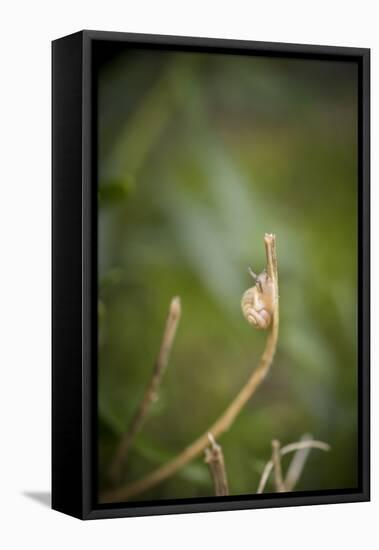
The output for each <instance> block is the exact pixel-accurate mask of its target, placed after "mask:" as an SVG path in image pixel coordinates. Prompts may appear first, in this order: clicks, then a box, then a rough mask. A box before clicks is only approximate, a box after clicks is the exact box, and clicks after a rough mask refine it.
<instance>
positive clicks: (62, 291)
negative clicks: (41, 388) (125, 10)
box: [52, 31, 370, 519]
mask: <svg viewBox="0 0 379 550" xmlns="http://www.w3.org/2000/svg"><path fill="white" fill-rule="evenodd" d="M105 41H106V42H108V43H113V44H117V43H120V42H123V43H125V42H127V43H129V44H133V45H134V46H137V47H138V46H141V47H146V46H148V47H149V48H152V49H154V48H160V49H162V48H164V49H171V50H181V51H206V52H222V53H224V54H225V53H227V54H233V53H238V54H256V55H259V54H261V55H262V54H264V55H265V56H283V57H296V58H305V59H323V60H350V61H355V62H357V64H358V68H359V69H358V70H359V105H358V110H359V132H358V133H359V144H358V156H359V159H358V171H359V196H358V210H359V219H358V232H359V235H358V265H359V274H358V292H359V295H358V319H359V326H358V354H359V357H358V360H359V361H358V364H359V374H358V377H359V380H358V393H359V396H358V414H359V417H358V422H359V438H358V439H359V449H358V452H359V457H358V458H359V460H358V464H359V479H360V483H359V487H358V488H357V489H356V490H350V489H346V490H339V491H317V493H313V494H312V493H307V492H296V493H295V494H293V495H288V494H275V495H272V494H268V495H265V494H264V495H259V496H256V495H247V496H230V497H211V498H207V499H177V500H170V501H155V502H147V501H144V502H138V503H130V504H128V503H119V504H109V505H105V504H101V505H100V504H98V503H97V487H96V484H97V479H96V478H97V475H96V472H97V456H96V455H97V452H96V449H97V446H96V430H97V428H96V425H97V423H96V419H97V377H96V356H97V324H96V323H97V308H96V300H97V188H96V185H97V183H96V181H97V180H96V177H97V174H96V170H97V169H96V154H97V151H96V147H97V144H96V139H95V137H96V109H95V104H96V89H95V86H94V84H93V71H94V62H93V56H92V53H93V48H94V45H95V44H96V43H97V44H98V43H101V42H105ZM52 62H53V64H52V95H53V107H52V111H53V112H52V114H53V123H52V137H53V146H52V156H53V169H52V180H53V196H52V214H53V225H52V231H53V249H52V257H53V265H52V278H53V290H52V347H53V352H52V508H54V509H55V510H58V511H61V512H64V513H66V514H69V515H72V516H75V517H77V518H81V519H96V518H113V517H123V516H144V515H152V514H173V513H187V512H204V511H219V510H241V509H251V508H267V507H278V506H300V505H309V504H329V503H341V502H358V501H367V500H369V499H370V365H369V347H370V342H369V334H370V305H369V300H370V258H369V250H370V201H369V194H370V182H369V180H370V50H369V49H363V48H350V47H335V46H314V45H299V44H283V43H265V42H250V41H240V40H223V39H222V40H220V39H208V38H189V37H177V36H153V35H143V34H129V33H116V32H100V31H81V32H78V33H75V34H72V35H70V36H66V37H63V38H61V39H58V40H55V41H54V42H53V43H52Z"/></svg>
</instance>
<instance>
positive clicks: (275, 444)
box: [271, 439, 285, 493]
mask: <svg viewBox="0 0 379 550" xmlns="http://www.w3.org/2000/svg"><path fill="white" fill-rule="evenodd" d="M271 445H272V462H273V464H274V477H275V487H276V491H277V493H284V491H285V487H284V483H283V476H282V463H281V456H280V443H279V441H278V440H277V439H273V440H272V441H271Z"/></svg>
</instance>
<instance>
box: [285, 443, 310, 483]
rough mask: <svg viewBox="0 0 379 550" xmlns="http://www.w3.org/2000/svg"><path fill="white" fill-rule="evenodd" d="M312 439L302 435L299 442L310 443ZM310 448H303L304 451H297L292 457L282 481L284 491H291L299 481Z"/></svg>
mask: <svg viewBox="0 0 379 550" xmlns="http://www.w3.org/2000/svg"><path fill="white" fill-rule="evenodd" d="M312 440H313V437H312V436H311V435H310V434H304V435H303V436H302V437H301V439H300V441H312ZM310 452H311V447H305V448H304V449H298V450H297V451H296V452H295V454H294V455H293V457H292V460H291V462H290V465H289V466H288V469H287V473H286V478H285V480H284V486H285V488H286V491H292V490H293V488H294V487H295V486H296V484H297V482H298V481H299V479H300V477H301V474H302V472H303V469H304V466H305V463H306V461H307V459H308V456H309V453H310Z"/></svg>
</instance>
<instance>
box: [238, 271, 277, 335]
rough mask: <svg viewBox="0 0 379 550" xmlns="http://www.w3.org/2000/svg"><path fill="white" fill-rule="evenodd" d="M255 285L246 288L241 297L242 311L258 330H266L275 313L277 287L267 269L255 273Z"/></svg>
mask: <svg viewBox="0 0 379 550" xmlns="http://www.w3.org/2000/svg"><path fill="white" fill-rule="evenodd" d="M249 271H250V274H251V276H252V277H253V279H254V280H255V285H254V286H252V287H251V288H249V289H248V290H246V292H245V293H244V294H243V296H242V299H241V308H242V313H243V315H244V317H245V319H246V320H247V321H248V323H250V324H251V325H253V326H254V327H255V328H256V329H258V330H266V329H267V328H268V327H269V326H270V325H271V322H272V317H273V314H274V296H275V288H274V284H273V281H272V279H271V278H270V277H269V276H268V274H267V272H266V270H264V271H262V273H260V274H259V275H255V273H253V272H252V271H251V270H249Z"/></svg>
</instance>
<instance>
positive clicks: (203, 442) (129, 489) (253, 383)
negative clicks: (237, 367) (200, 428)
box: [100, 233, 279, 503]
mask: <svg viewBox="0 0 379 550" xmlns="http://www.w3.org/2000/svg"><path fill="white" fill-rule="evenodd" d="M264 244H265V248H266V256H267V274H268V275H269V276H270V277H271V279H272V281H273V286H274V297H273V298H274V311H273V320H272V323H271V328H270V332H269V333H268V335H267V340H266V346H265V349H264V351H263V354H262V356H261V358H260V360H259V363H258V366H257V367H256V369H254V371H253V372H252V374H251V376H250V378H249V379H248V381H247V382H246V384H245V385H244V386H243V388H242V389H241V391H240V392H239V393H238V394H237V396H236V397H235V398H234V400H233V401H232V402H231V403H230V405H229V406H228V407H227V409H226V410H225V411H224V413H223V414H222V415H221V416H220V417H219V418H218V420H216V422H214V424H213V425H212V426H210V427H209V428H208V429H207V430H206V431H205V433H203V435H201V436H200V437H199V438H198V439H196V440H195V441H194V442H193V443H191V445H189V446H188V447H186V448H185V449H184V450H183V451H182V452H181V453H179V454H178V455H177V456H176V457H175V458H173V459H172V460H170V461H169V462H167V463H166V464H163V466H160V467H159V468H157V469H156V470H154V471H153V472H151V473H150V474H148V475H147V476H146V477H144V478H142V479H139V480H137V481H134V482H132V483H130V484H128V485H125V486H124V487H120V488H119V489H114V490H110V491H106V492H104V493H103V494H102V495H101V496H100V502H102V503H107V502H122V501H126V500H128V499H130V498H131V497H133V496H135V495H138V494H140V493H143V492H144V491H147V490H148V489H151V488H152V487H155V486H156V485H158V484H159V483H161V482H162V481H164V480H165V479H167V478H169V477H171V476H172V475H174V474H175V473H176V472H177V471H178V470H179V469H180V468H183V466H185V465H186V464H188V462H190V461H191V460H193V459H194V458H195V457H196V456H198V455H199V454H200V453H201V452H202V451H204V449H205V448H206V447H207V446H208V445H209V439H208V433H211V434H212V435H213V437H214V438H215V439H216V438H219V437H220V435H221V434H223V433H224V432H226V431H227V430H228V429H229V428H230V426H231V425H232V424H233V422H234V420H235V418H236V417H237V416H238V414H239V413H240V412H241V410H242V408H243V407H244V405H245V404H246V403H247V401H249V399H250V398H251V397H252V395H253V394H254V393H255V392H256V390H257V388H258V387H259V386H260V384H261V383H262V381H263V380H264V378H265V377H266V375H267V373H268V371H269V369H270V367H271V364H272V361H273V359H274V355H275V351H276V346H277V341H278V333H279V293H278V266H277V255H276V238H275V235H272V234H267V233H266V234H265V237H264Z"/></svg>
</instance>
